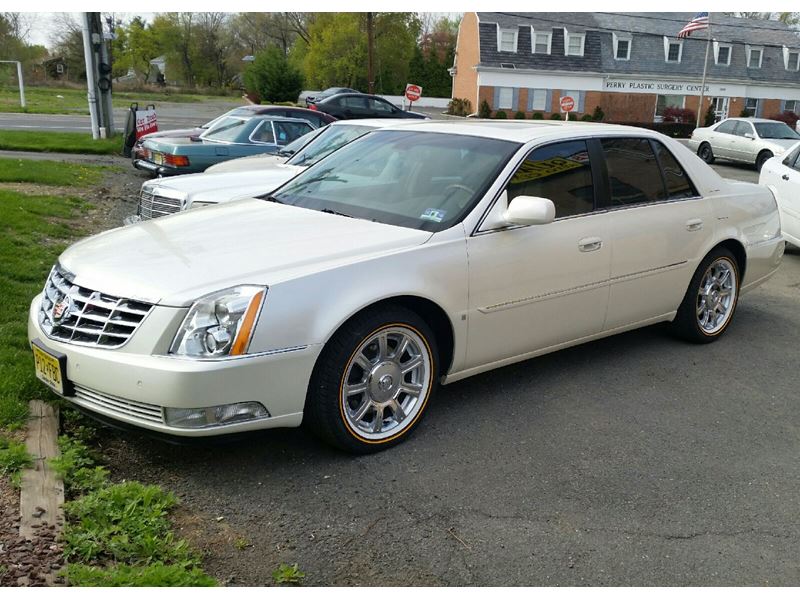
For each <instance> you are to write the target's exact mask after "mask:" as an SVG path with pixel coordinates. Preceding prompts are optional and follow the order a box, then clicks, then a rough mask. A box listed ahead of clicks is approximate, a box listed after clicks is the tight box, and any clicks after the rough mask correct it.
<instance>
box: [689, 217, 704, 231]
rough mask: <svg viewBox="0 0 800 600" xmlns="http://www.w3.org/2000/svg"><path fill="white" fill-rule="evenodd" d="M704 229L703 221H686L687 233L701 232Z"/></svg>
mask: <svg viewBox="0 0 800 600" xmlns="http://www.w3.org/2000/svg"><path fill="white" fill-rule="evenodd" d="M702 228H703V219H689V220H688V221H686V231H700V230H701V229H702Z"/></svg>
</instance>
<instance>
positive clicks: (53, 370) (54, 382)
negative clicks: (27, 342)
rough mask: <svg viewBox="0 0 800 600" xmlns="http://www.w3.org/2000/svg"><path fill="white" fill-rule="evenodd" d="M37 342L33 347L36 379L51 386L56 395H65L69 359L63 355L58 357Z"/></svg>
mask: <svg viewBox="0 0 800 600" xmlns="http://www.w3.org/2000/svg"><path fill="white" fill-rule="evenodd" d="M37 341H38V340H37ZM37 341H34V342H33V344H32V345H31V348H32V349H33V363H34V366H35V369H36V377H38V378H39V379H41V380H42V381H43V382H44V383H45V384H46V385H48V386H50V387H51V388H52V389H53V390H54V391H55V392H56V393H58V394H61V395H64V389H65V387H66V386H65V383H66V381H67V357H66V356H64V355H63V354H62V355H60V356H56V355H55V354H53V353H51V352H50V351H48V350H45V349H44V348H43V347H42V346H40V345H39V344H38V343H37Z"/></svg>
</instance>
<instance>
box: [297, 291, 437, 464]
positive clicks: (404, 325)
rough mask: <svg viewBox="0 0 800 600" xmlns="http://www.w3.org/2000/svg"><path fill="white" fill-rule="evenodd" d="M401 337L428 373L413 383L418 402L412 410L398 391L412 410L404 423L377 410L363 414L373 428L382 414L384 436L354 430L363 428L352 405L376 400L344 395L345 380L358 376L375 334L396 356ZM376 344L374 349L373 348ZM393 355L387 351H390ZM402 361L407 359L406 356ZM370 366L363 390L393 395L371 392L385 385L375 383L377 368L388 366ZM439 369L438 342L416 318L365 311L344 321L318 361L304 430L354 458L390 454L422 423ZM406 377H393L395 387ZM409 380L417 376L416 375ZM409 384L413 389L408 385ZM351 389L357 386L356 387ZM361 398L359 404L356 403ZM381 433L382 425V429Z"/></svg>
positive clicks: (393, 310) (391, 309) (396, 311)
mask: <svg viewBox="0 0 800 600" xmlns="http://www.w3.org/2000/svg"><path fill="white" fill-rule="evenodd" d="M403 333H407V336H408V339H410V340H412V343H414V344H415V347H417V348H418V350H419V354H418V355H417V356H418V357H420V358H421V360H423V363H424V360H427V361H428V362H427V367H426V365H425V364H423V367H421V368H422V369H423V371H424V372H425V373H427V379H426V380H425V382H424V384H422V383H420V382H418V383H417V385H418V386H419V387H420V390H421V391H420V392H419V396H418V397H416V402H415V403H414V404H413V406H412V405H411V399H412V398H413V396H410V395H407V394H405V395H404V393H403V392H402V391H399V392H398V393H399V394H400V396H398V398H404V400H402V401H401V404H402V402H405V403H406V407H405V408H408V407H411V408H412V410H409V413H408V416H405V415H404V416H403V418H401V419H398V418H397V416H398V414H397V412H395V411H394V410H393V409H392V408H391V407H390V406H387V407H383V408H380V409H378V408H370V409H368V410H367V413H366V414H367V415H370V414H372V415H373V417H374V422H375V423H378V422H379V419H378V410H380V414H381V416H382V417H383V418H381V419H380V423H385V422H386V421H389V426H388V427H387V430H386V431H385V432H384V431H383V430H381V431H380V432H378V433H368V432H365V431H364V430H363V429H359V427H358V424H359V423H362V421H360V420H359V418H358V417H356V416H355V415H354V414H353V412H358V408H354V405H352V404H350V403H351V402H355V403H356V404H357V405H359V406H364V405H363V404H361V402H367V403H370V402H371V400H373V399H374V398H373V396H372V395H371V394H372V391H364V392H363V395H362V396H359V395H356V396H355V397H354V396H348V395H346V393H345V389H346V386H347V385H348V381H349V378H350V377H351V376H352V374H353V373H354V372H356V373H358V371H357V369H359V368H360V367H357V359H358V358H364V357H365V354H366V352H367V351H368V350H369V349H370V348H372V347H373V345H367V342H368V341H370V340H371V339H373V338H374V337H375V336H378V335H379V334H385V335H386V336H387V343H386V344H385V346H391V344H392V343H395V344H396V345H395V347H394V351H395V353H396V352H397V345H399V344H400V343H401V342H400V341H399V340H401V339H403V338H402V335H403ZM389 336H394V337H389ZM395 338H397V339H395ZM375 343H376V344H377V342H375ZM376 348H377V346H376ZM391 349H392V348H391V347H390V348H389V350H391ZM362 352H363V354H362ZM379 352H380V351H378V353H379ZM378 356H380V354H378ZM403 356H406V355H405V354H404V355H403ZM409 356H410V354H409ZM368 358H369V357H368ZM369 360H370V363H372V358H369ZM401 360H402V356H401V357H398V361H397V363H396V364H397V365H399V364H400V361H401ZM354 361H355V362H354ZM373 364H374V366H373V371H372V374H369V373H368V372H367V370H366V369H362V371H363V375H362V376H363V377H364V380H365V388H366V389H367V390H373V389H374V390H375V393H376V394H380V393H387V394H391V393H392V388H389V389H387V390H383V389H378V387H375V388H373V386H380V385H382V384H383V383H385V381H384V380H385V379H387V377H386V376H384V377H382V378H381V380H380V381H378V379H377V377H378V374H380V372H379V371H378V370H377V369H378V366H377V365H379V364H387V365H388V364H389V361H386V362H383V363H381V362H380V359H376V362H375V363H373ZM438 365H439V354H438V347H437V345H436V338H435V336H434V333H433V331H432V330H431V328H430V327H429V326H428V324H427V323H426V322H425V321H424V320H423V319H422V318H421V317H420V316H419V315H417V314H416V313H414V312H413V311H411V310H409V309H407V308H405V307H403V306H399V305H394V304H390V305H382V306H378V307H375V308H372V309H367V310H365V311H364V312H362V313H359V314H358V315H356V316H354V317H353V318H351V319H350V320H349V321H347V322H346V323H345V324H344V325H343V326H342V327H341V328H340V329H339V331H337V332H336V333H335V334H334V335H333V337H332V338H331V339H330V340H329V341H328V343H327V344H326V345H325V348H324V349H323V350H322V353H321V354H320V356H319V358H318V359H317V363H316V365H315V366H314V370H313V372H312V375H311V381H310V382H309V386H308V393H307V395H306V405H305V411H304V414H303V425H304V426H306V427H308V429H310V430H311V431H312V432H313V433H314V434H315V435H317V436H318V437H320V438H322V439H323V440H324V441H326V442H328V443H329V444H331V445H333V446H335V447H336V448H339V449H341V450H345V451H346V452H350V453H353V454H369V453H372V452H378V451H380V450H385V449H386V448H390V447H391V446H394V445H396V444H399V443H400V442H402V441H404V440H405V439H406V438H408V436H409V435H410V434H411V432H412V431H413V430H414V429H416V427H417V426H418V425H419V423H420V421H421V420H422V417H423V416H424V414H425V412H426V410H427V407H428V405H429V404H430V402H431V399H432V397H433V395H434V393H435V391H436V388H437V387H438V384H439V368H438ZM354 370H355V371H354ZM396 374H399V372H396ZM407 375H409V374H405V373H404V374H400V375H399V379H398V378H397V377H395V380H396V382H395V383H394V384H393V385H395V386H398V385H399V386H401V387H402V385H401V384H400V383H399V382H400V381H405V379H406V377H407ZM410 375H412V376H415V372H412V373H411V374H410ZM388 381H389V382H390V385H392V384H391V382H392V381H393V380H392V377H391V376H389V377H388ZM371 382H372V383H371ZM408 384H409V385H413V383H412V382H411V381H409V382H408ZM350 385H354V386H356V385H358V383H353V384H350ZM395 389H396V387H395ZM359 397H360V398H361V400H359ZM353 398H355V400H353ZM381 401H382V402H387V401H388V402H391V400H388V399H387V398H383V399H382V400H381ZM387 408H388V409H389V411H390V412H389V414H390V415H391V416H390V417H387V416H386V415H387V413H386V412H384V411H385V410H386V409H387ZM348 409H350V410H352V411H353V412H348V413H347V416H346V415H345V411H346V410H348ZM370 411H372V413H370ZM362 418H363V417H362ZM392 419H394V425H392ZM353 421H355V423H354V422H353ZM403 421H405V422H403ZM392 427H394V429H392ZM382 428H383V425H381V429H382ZM370 435H373V436H374V435H378V436H383V435H385V436H386V437H385V438H381V439H374V438H373V439H369V438H368V436H370Z"/></svg>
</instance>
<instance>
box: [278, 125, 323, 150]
mask: <svg viewBox="0 0 800 600" xmlns="http://www.w3.org/2000/svg"><path fill="white" fill-rule="evenodd" d="M325 130H327V127H323V128H321V129H315V130H313V131H309V132H308V133H307V134H305V135H301V136H300V137H299V138H297V139H296V140H295V141H293V142H292V143H291V144H286V145H285V146H284V147H283V148H281V149H280V150H278V154H280V155H281V156H292V155H293V154H295V153H297V151H298V150H300V149H301V148H302V147H303V146H305V145H306V144H308V143H309V142H310V141H311V140H313V139H316V138H317V137H318V136H319V135H320V134H321V133H322V132H323V131H325Z"/></svg>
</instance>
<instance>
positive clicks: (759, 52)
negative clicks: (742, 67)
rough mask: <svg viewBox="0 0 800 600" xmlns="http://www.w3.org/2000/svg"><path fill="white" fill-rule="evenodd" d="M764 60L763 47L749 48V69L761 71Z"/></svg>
mask: <svg viewBox="0 0 800 600" xmlns="http://www.w3.org/2000/svg"><path fill="white" fill-rule="evenodd" d="M763 59H764V48H763V47H762V46H750V45H748V46H747V68H748V69H760V68H761V61H762V60H763Z"/></svg>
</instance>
